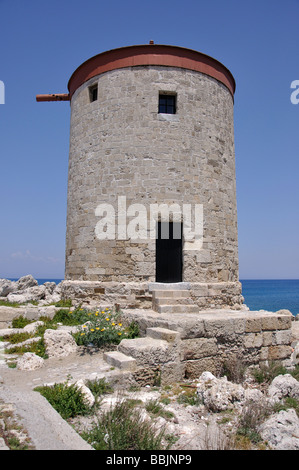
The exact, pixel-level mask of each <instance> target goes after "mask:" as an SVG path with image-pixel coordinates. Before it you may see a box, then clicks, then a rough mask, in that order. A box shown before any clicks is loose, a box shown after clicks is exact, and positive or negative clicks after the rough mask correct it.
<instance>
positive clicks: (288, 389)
mask: <svg viewBox="0 0 299 470" xmlns="http://www.w3.org/2000/svg"><path fill="white" fill-rule="evenodd" d="M268 396H269V398H270V401H271V402H273V403H275V402H278V401H279V400H281V399H282V398H287V397H291V398H295V399H296V400H299V382H298V380H296V379H295V378H294V377H293V376H292V375H291V374H284V375H278V376H277V377H275V379H274V380H273V381H272V383H271V384H270V386H269V389H268ZM298 437H299V436H298Z"/></svg>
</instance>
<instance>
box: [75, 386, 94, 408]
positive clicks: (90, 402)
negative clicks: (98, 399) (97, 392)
mask: <svg viewBox="0 0 299 470" xmlns="http://www.w3.org/2000/svg"><path fill="white" fill-rule="evenodd" d="M75 386H76V387H77V388H78V389H79V390H80V392H81V393H82V395H83V397H84V400H85V401H86V402H87V403H88V405H89V406H90V407H91V406H93V405H94V403H95V397H94V395H93V394H92V392H91V390H90V389H89V388H88V387H87V386H86V385H85V382H84V380H83V379H80V380H77V382H75Z"/></svg>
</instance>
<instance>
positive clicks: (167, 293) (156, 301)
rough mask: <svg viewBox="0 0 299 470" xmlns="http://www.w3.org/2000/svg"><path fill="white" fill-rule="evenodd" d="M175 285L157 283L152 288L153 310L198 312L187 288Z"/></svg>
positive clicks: (159, 311) (161, 311) (162, 311)
mask: <svg viewBox="0 0 299 470" xmlns="http://www.w3.org/2000/svg"><path fill="white" fill-rule="evenodd" d="M184 287H185V286H183V288H177V287H176V286H175V285H167V284H166V285H161V284H160V285H157V287H153V288H152V299H153V310H154V311H156V312H158V313H198V312H199V308H198V306H197V305H196V304H195V303H194V301H193V300H192V298H191V295H190V290H189V289H188V288H184Z"/></svg>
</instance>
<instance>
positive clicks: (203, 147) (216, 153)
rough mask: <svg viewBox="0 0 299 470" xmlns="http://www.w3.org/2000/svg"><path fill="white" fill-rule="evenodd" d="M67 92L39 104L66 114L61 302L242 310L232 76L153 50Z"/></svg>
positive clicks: (130, 52) (86, 66)
mask: <svg viewBox="0 0 299 470" xmlns="http://www.w3.org/2000/svg"><path fill="white" fill-rule="evenodd" d="M68 89H69V93H68V94H62V95H38V96H37V100H38V101H49V100H68V101H70V104H71V126H70V152H69V177H68V208H67V233H66V268H65V281H64V291H65V295H66V296H67V297H73V296H75V297H81V298H84V299H97V300H98V301H99V302H100V303H101V302H104V303H105V302H106V303H107V302H108V303H109V302H117V303H119V304H121V305H122V306H127V307H131V308H135V307H142V308H151V307H152V298H153V306H154V308H155V309H157V310H158V311H160V312H162V311H183V312H184V311H199V310H200V309H206V308H221V307H224V306H229V307H233V308H240V305H241V304H242V300H243V298H242V296H241V284H240V283H239V279H238V241H237V210H236V184H235V154H234V124H233V107H234V91H235V81H234V78H233V76H232V74H231V73H230V71H229V70H228V69H227V68H226V67H225V66H224V65H222V64H221V63H219V62H218V61H217V60H215V59H213V58H211V57H209V56H207V55H204V54H202V53H200V52H197V51H193V50H190V49H185V48H181V47H175V46H165V45H156V44H154V43H153V42H152V41H151V42H150V43H149V44H148V45H137V46H130V47H123V48H119V49H114V50H111V51H107V52H103V53H101V54H99V55H97V56H95V57H92V58H91V59H89V60H87V61H86V62H84V63H83V64H82V65H80V66H79V67H78V68H77V69H76V70H75V72H74V73H73V75H72V76H71V78H70V80H69V83H68ZM185 297H186V298H185ZM171 299H173V301H171ZM178 299H181V300H178ZM172 304H173V305H172ZM182 304H184V305H183V307H182ZM174 305H176V309H175V308H174Z"/></svg>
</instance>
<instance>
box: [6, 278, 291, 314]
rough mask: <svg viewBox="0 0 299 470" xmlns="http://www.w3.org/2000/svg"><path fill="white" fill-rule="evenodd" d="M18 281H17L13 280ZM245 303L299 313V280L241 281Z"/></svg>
mask: <svg viewBox="0 0 299 470" xmlns="http://www.w3.org/2000/svg"><path fill="white" fill-rule="evenodd" d="M12 280H17V279H12ZM37 281H38V283H39V284H44V282H48V281H50V282H56V284H59V282H60V281H62V279H37ZM241 283H242V294H243V297H244V299H245V300H244V303H245V304H246V305H247V307H249V309H250V310H269V311H270V312H277V310H281V309H287V310H290V312H292V314H293V315H295V316H296V315H297V314H298V313H299V279H282V280H279V279H274V280H273V279H272V280H265V279H263V280H248V279H247V280H241Z"/></svg>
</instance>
